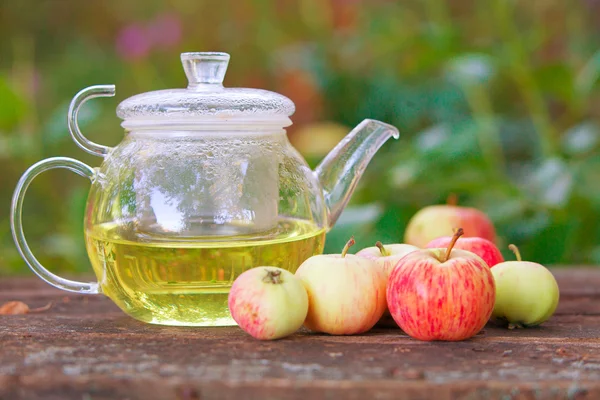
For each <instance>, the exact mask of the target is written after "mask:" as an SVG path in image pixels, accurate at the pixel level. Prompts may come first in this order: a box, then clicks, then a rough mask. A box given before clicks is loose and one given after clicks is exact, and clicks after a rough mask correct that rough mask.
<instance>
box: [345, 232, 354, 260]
mask: <svg viewBox="0 0 600 400" xmlns="http://www.w3.org/2000/svg"><path fill="white" fill-rule="evenodd" d="M354 243H356V242H355V241H354V236H352V237H351V238H350V240H348V242H347V243H346V245H345V246H344V249H343V250H342V258H344V257H346V253H348V250H349V249H350V247H352V246H354Z"/></svg>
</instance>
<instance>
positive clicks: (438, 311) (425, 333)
mask: <svg viewBox="0 0 600 400" xmlns="http://www.w3.org/2000/svg"><path fill="white" fill-rule="evenodd" d="M462 234H463V231H462V229H460V228H459V229H458V230H457V231H456V233H455V234H454V240H453V241H452V242H451V243H450V245H449V246H448V248H447V249H443V248H440V249H423V250H418V251H415V252H413V253H410V254H408V255H407V256H406V257H404V258H403V259H402V260H400V261H399V262H398V264H397V265H396V267H395V268H394V269H393V270H392V273H391V275H390V277H389V280H388V284H387V292H386V295H387V304H388V307H389V310H390V313H391V315H392V318H393V319H394V321H396V323H397V324H398V326H400V328H401V329H402V330H403V331H404V332H406V333H407V334H408V335H410V336H411V337H413V338H415V339H419V340H424V341H433V340H444V341H458V340H465V339H468V338H470V337H472V336H474V335H476V334H477V333H478V332H479V331H480V330H481V329H482V328H483V327H484V326H485V324H486V323H487V322H488V320H489V319H490V316H491V315H492V311H493V309H494V302H495V298H496V287H495V283H494V277H493V275H492V272H491V270H490V268H489V267H488V266H487V264H486V263H485V261H483V259H482V258H481V257H479V256H478V255H476V254H474V253H471V252H470V251H466V250H460V249H458V250H453V249H452V247H453V246H454V243H455V242H456V240H457V239H458V238H459V237H460V236H461V235H462Z"/></svg>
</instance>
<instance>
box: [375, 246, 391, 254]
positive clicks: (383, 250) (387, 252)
mask: <svg viewBox="0 0 600 400" xmlns="http://www.w3.org/2000/svg"><path fill="white" fill-rule="evenodd" d="M375 246H377V248H378V249H379V251H380V252H381V255H382V256H384V257H385V256H389V255H390V252H389V251H387V250H386V249H385V247H383V244H382V243H381V242H377V243H375Z"/></svg>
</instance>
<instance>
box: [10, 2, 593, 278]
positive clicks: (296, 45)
mask: <svg viewBox="0 0 600 400" xmlns="http://www.w3.org/2000/svg"><path fill="white" fill-rule="evenodd" d="M184 51H225V52H228V53H230V54H231V57H232V58H231V62H230V66H229V70H228V74H227V77H226V82H225V84H226V85H227V86H249V87H258V88H265V89H269V90H274V91H277V92H280V93H283V94H285V95H287V96H288V97H290V98H291V99H292V100H293V101H294V102H295V103H296V107H297V112H296V114H295V115H294V116H293V120H294V125H293V126H292V127H291V128H290V129H289V136H290V140H291V141H292V142H293V143H294V145H295V146H296V147H297V148H298V149H299V150H300V151H301V152H302V153H303V154H304V155H305V156H306V158H307V159H308V160H309V162H310V163H311V165H313V166H314V165H316V163H317V162H318V161H319V160H320V159H321V158H322V157H323V155H324V154H325V153H326V152H327V151H328V150H329V149H330V148H331V147H333V145H334V144H335V143H336V142H337V141H338V140H339V139H340V138H341V137H342V136H343V135H345V134H346V132H347V131H348V130H350V129H351V127H352V126H354V125H355V124H357V123H358V122H360V121H361V120H362V119H364V118H375V119H380V120H383V121H386V122H389V123H391V124H394V125H395V126H397V127H398V128H399V129H400V131H401V139H400V140H398V141H390V142H388V143H386V145H385V146H384V147H383V148H382V149H381V151H380V152H379V153H377V155H376V157H375V158H374V159H373V161H372V163H371V164H370V165H369V167H368V170H367V173H366V176H365V177H364V178H363V179H362V181H361V184H360V187H359V189H358V191H357V192H356V194H355V195H354V196H353V198H352V205H351V207H350V208H349V209H348V210H347V211H346V212H344V214H343V217H342V220H341V221H340V222H339V223H338V225H336V227H335V229H334V230H333V231H332V232H331V233H330V234H329V235H328V238H327V248H326V251H328V252H329V251H335V252H338V251H339V249H340V247H341V246H342V245H343V243H344V242H345V241H346V240H347V238H348V236H349V235H350V234H354V235H355V237H356V239H357V242H358V245H357V246H356V247H365V246H370V245H372V244H373V243H374V242H375V241H376V240H382V241H383V242H392V241H395V242H400V241H402V238H403V234H404V228H405V226H406V223H407V221H408V219H409V218H410V217H411V216H412V215H413V214H414V213H415V212H416V211H417V210H418V209H419V208H422V207H424V206H426V205H429V204H434V203H443V202H444V201H445V199H446V198H447V197H448V196H449V194H451V193H455V194H457V195H458V198H459V201H460V203H461V204H463V205H469V206H475V207H478V208H480V209H482V210H484V211H485V212H487V213H488V214H489V216H490V217H491V218H492V219H493V221H494V223H495V224H496V227H497V230H498V233H499V235H500V238H499V244H500V246H501V247H502V248H503V250H504V249H505V248H506V245H507V244H508V243H510V242H513V243H516V244H518V245H519V246H520V247H521V251H522V253H523V255H524V257H525V258H527V259H531V260H536V261H539V262H542V263H547V264H581V263H586V264H599V263H600V224H599V223H598V222H597V218H598V216H600V152H598V148H599V146H600V84H599V83H598V77H599V75H600V1H597V0H587V1H584V0H575V1H567V0H561V1H555V0H532V1H528V2H516V1H507V0H457V1H451V2H450V1H447V2H444V1H434V0H410V1H401V2H399V1H358V0H285V1H283V0H282V1H275V0H270V1H269V0H262V1H234V0H222V1H219V2H214V1H201V0H171V1H157V0H147V1H143V2H142V1H138V2H129V1H117V0H106V1H77V0H71V1H67V0H62V1H59V0H57V1H33V0H19V1H16V0H1V1H0V163H1V168H2V173H1V174H0V210H2V211H1V212H0V219H1V220H0V257H1V260H0V274H2V275H7V274H30V272H29V270H28V269H27V268H26V266H25V264H24V263H23V262H22V261H21V259H20V257H19V256H18V253H17V251H16V249H15V247H14V244H13V241H12V237H11V235H10V230H9V208H10V200H11V196H12V191H13V189H14V187H15V185H16V182H17V180H18V179H19V177H20V175H21V174H22V173H23V171H25V169H26V168H27V167H29V166H30V165H31V164H33V163H35V162H36V161H38V160H40V159H42V158H45V157H51V156H59V155H60V156H69V157H74V158H78V159H80V160H82V161H84V162H86V163H89V164H90V165H91V166H98V165H99V164H100V163H101V161H102V160H101V159H100V158H97V157H93V156H91V155H88V154H87V153H85V152H83V151H82V150H80V149H79V148H78V147H77V146H76V145H75V143H74V142H73V141H72V139H71V138H70V136H69V133H68V131H67V127H66V111H67V108H68V104H69V102H70V100H71V98H72V96H73V95H74V94H75V93H76V92H77V91H79V90H80V89H82V88H84V87H86V86H90V85H94V84H109V83H114V84H116V87H117V95H116V97H115V98H110V99H99V100H95V101H92V102H90V103H88V104H86V106H85V107H84V109H83V110H82V112H81V122H80V124H81V127H82V130H83V131H84V132H85V133H86V134H87V135H88V137H89V138H90V139H91V140H93V141H96V142H98V143H101V144H104V145H109V146H114V145H116V144H117V143H119V141H120V140H121V138H122V129H121V127H120V126H119V123H120V120H119V119H118V118H117V117H116V116H115V108H116V106H117V104H118V103H119V102H120V101H121V100H123V99H125V98H126V97H129V96H131V95H133V94H136V93H140V92H145V91H149V90H156V89H164V88H169V87H184V86H185V84H186V81H185V77H184V74H183V71H182V68H181V64H180V61H179V53H181V52H184ZM88 189H89V183H88V181H87V180H86V179H83V178H81V177H78V176H76V175H75V174H72V173H69V172H67V171H64V170H58V171H52V172H48V173H46V174H44V175H43V176H42V177H40V178H39V179H37V180H36V181H35V182H34V183H33V184H32V186H31V187H30V189H29V191H28V196H27V199H26V202H25V211H24V224H25V231H26V233H27V237H28V239H29V243H30V245H31V247H32V249H33V250H34V253H36V254H37V255H38V257H39V259H40V260H41V261H42V263H44V264H45V265H47V266H49V267H50V269H52V270H54V271H62V272H67V273H78V272H91V270H90V267H89V262H88V261H87V256H86V254H85V249H84V243H83V232H82V221H83V209H84V203H85V200H86V196H87V192H88ZM506 255H507V256H509V255H508V253H506Z"/></svg>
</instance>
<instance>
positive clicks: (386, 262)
mask: <svg viewBox="0 0 600 400" xmlns="http://www.w3.org/2000/svg"><path fill="white" fill-rule="evenodd" d="M415 250H420V249H419V248H418V247H417V246H412V245H410V244H404V243H394V244H387V245H385V246H384V245H383V244H382V243H381V242H377V243H375V246H372V247H366V248H364V249H362V250H360V251H359V252H357V253H356V255H357V256H359V257H364V258H368V259H369V260H373V261H374V262H375V263H376V264H377V265H378V266H379V267H380V268H381V269H383V270H384V271H385V275H386V278H387V277H389V275H390V272H391V271H392V268H394V266H396V263H397V262H398V261H399V260H400V259H401V258H403V257H404V256H405V255H407V254H409V253H411V252H413V251H415Z"/></svg>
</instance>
